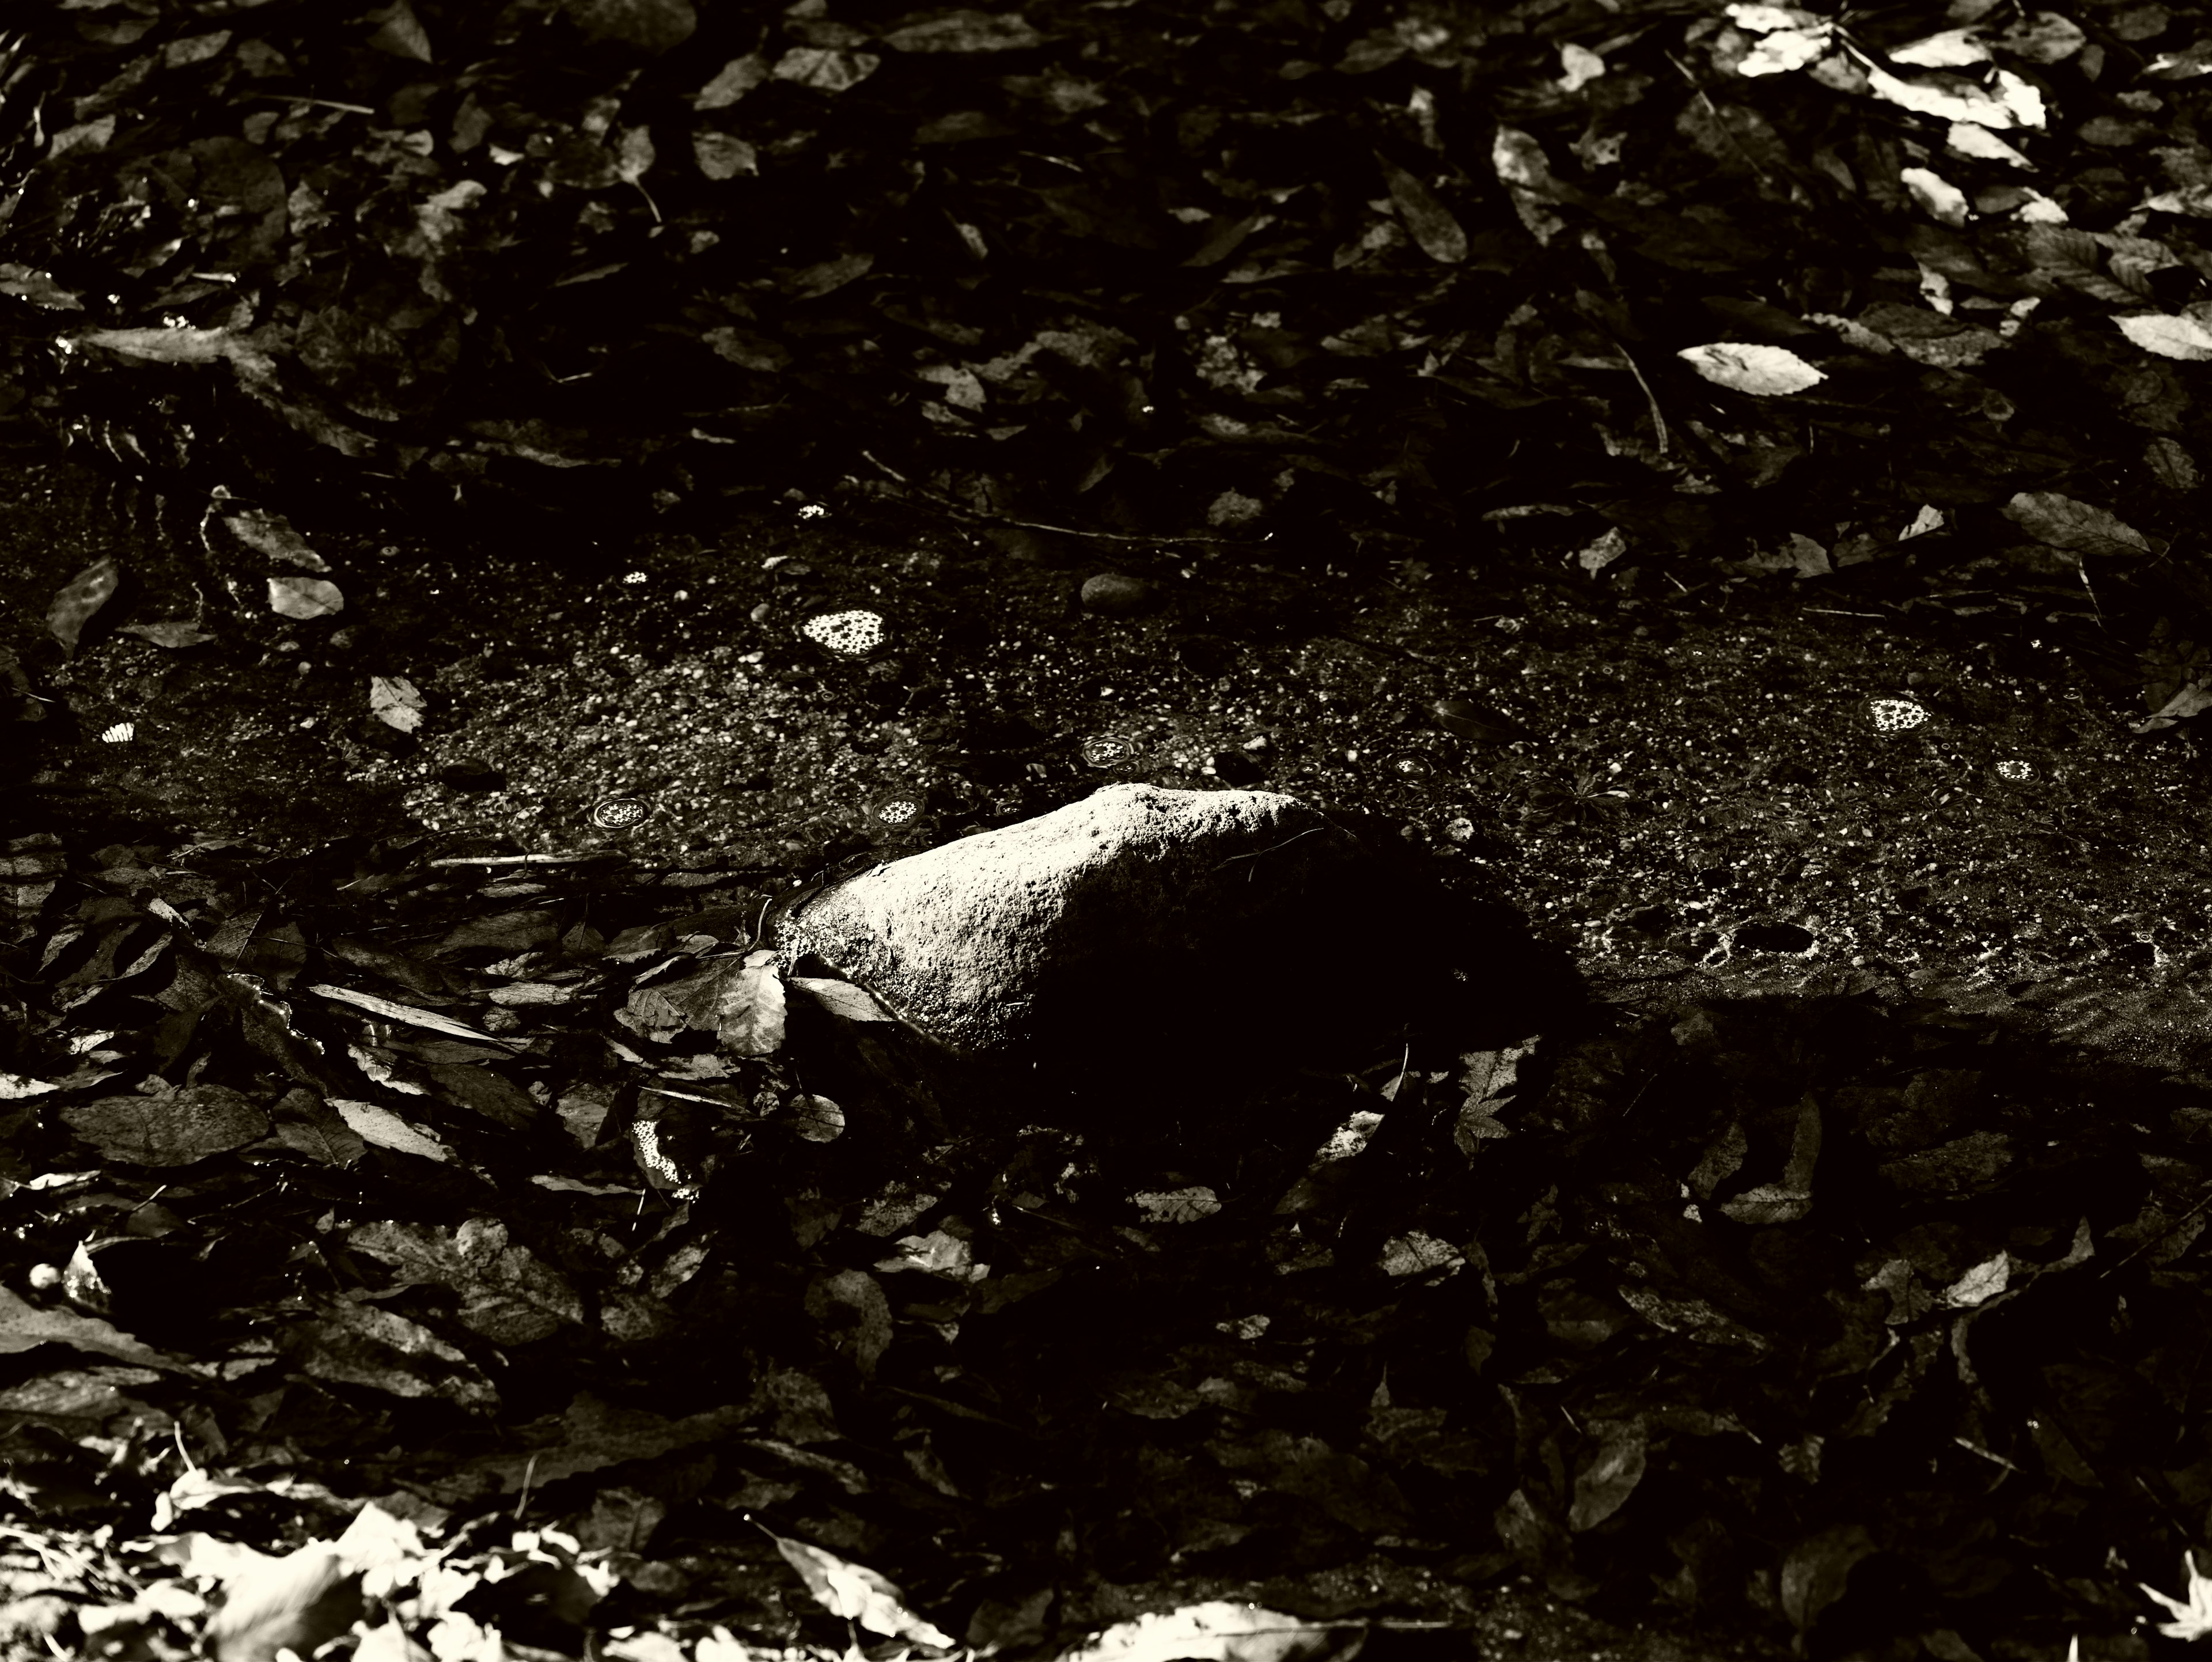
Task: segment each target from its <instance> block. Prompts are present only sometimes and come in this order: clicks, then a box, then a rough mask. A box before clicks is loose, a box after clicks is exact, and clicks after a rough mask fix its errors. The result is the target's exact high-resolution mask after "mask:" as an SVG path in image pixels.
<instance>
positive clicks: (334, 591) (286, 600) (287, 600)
mask: <svg viewBox="0 0 2212 1662" xmlns="http://www.w3.org/2000/svg"><path fill="white" fill-rule="evenodd" d="M269 609H270V611H271V612H277V613H280V614H281V615H283V616H284V617H287V618H327V617H329V616H330V615H331V613H333V612H343V610H344V609H345V596H344V595H343V594H340V593H339V592H338V586H337V584H336V583H333V582H330V581H325V579H323V578H321V577H271V578H270V580H269Z"/></svg>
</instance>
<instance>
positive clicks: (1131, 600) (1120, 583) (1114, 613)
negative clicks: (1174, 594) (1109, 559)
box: [1083, 571, 1158, 618]
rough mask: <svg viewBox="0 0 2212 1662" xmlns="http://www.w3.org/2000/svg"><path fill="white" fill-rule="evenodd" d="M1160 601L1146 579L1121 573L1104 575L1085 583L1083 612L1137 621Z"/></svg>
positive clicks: (1101, 574) (1089, 579)
mask: <svg viewBox="0 0 2212 1662" xmlns="http://www.w3.org/2000/svg"><path fill="white" fill-rule="evenodd" d="M1156 598H1158V596H1157V591H1155V590H1154V588H1153V587H1152V584H1150V583H1148V582H1146V581H1145V580H1144V579H1143V578H1142V577H1128V576H1124V575H1122V574H1121V573H1120V572H1118V571H1102V572H1100V573H1099V574H1098V575H1097V576H1095V577H1086V578H1085V579H1084V581H1083V609H1084V610H1085V612H1097V613H1098V614H1099V615H1101V616H1102V617H1107V618H1133V617H1135V616H1136V615H1137V614H1138V613H1139V612H1145V611H1148V610H1149V609H1150V608H1151V606H1152V602H1153V600H1155V599H1156Z"/></svg>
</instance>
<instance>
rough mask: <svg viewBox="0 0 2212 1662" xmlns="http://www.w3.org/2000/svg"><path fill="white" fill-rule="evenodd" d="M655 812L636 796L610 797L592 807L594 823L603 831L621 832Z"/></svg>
mask: <svg viewBox="0 0 2212 1662" xmlns="http://www.w3.org/2000/svg"><path fill="white" fill-rule="evenodd" d="M652 812H653V810H652V808H651V807H649V806H647V804H646V803H644V802H642V801H639V800H638V799H637V798H636V797H635V796H609V797H605V798H603V799H601V800H600V801H598V802H596V803H594V804H593V805H592V824H593V825H597V826H598V827H599V829H600V830H601V831H621V830H623V829H625V828H626V827H628V826H630V825H638V824H640V823H641V822H642V821H643V820H644V819H645V817H646V816H647V814H649V813H652Z"/></svg>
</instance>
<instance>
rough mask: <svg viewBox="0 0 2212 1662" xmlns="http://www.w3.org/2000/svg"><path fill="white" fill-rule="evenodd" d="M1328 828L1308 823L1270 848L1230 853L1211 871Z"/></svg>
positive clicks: (1254, 858) (1271, 851)
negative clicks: (1296, 833) (1247, 852)
mask: <svg viewBox="0 0 2212 1662" xmlns="http://www.w3.org/2000/svg"><path fill="white" fill-rule="evenodd" d="M1330 829H1332V827H1330V826H1328V825H1308V826H1307V827H1306V828H1305V829H1304V831H1300V832H1299V833H1298V835H1297V837H1285V839H1284V840H1283V841H1282V842H1280V843H1276V844H1275V846H1274V847H1273V848H1272V849H1253V850H1252V852H1251V853H1249V854H1232V855H1230V856H1229V858H1228V859H1226V860H1225V861H1222V862H1221V865H1219V866H1216V867H1215V868H1213V871H1217V872H1218V871H1219V870H1221V869H1222V868H1223V867H1227V866H1233V865H1235V864H1236V863H1237V861H1240V860H1257V859H1258V858H1259V857H1260V856H1261V855H1263V854H1274V853H1276V852H1278V851H1279V850H1280V849H1287V848H1288V847H1290V846H1291V843H1295V842H1297V840H1298V837H1311V836H1312V835H1313V834H1314V833H1315V832H1316V831H1328V830H1330ZM1212 874H1213V873H1212V872H1208V873H1207V874H1206V875H1207V876H1209V877H1211V876H1212Z"/></svg>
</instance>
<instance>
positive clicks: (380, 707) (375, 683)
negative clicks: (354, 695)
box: [368, 675, 424, 733]
mask: <svg viewBox="0 0 2212 1662" xmlns="http://www.w3.org/2000/svg"><path fill="white" fill-rule="evenodd" d="M368 708H369V713H370V714H371V715H374V716H375V717H376V719H377V720H378V721H381V722H383V723H384V724H385V726H386V727H388V728H398V730H399V731H400V732H402V733H414V732H416V731H418V730H419V729H420V728H422V715H423V710H424V701H423V697H422V694H421V693H420V692H417V691H416V690H415V684H414V683H413V682H412V681H410V680H409V679H407V678H406V677H405V676H404V675H392V676H385V675H372V676H370V677H369V678H368Z"/></svg>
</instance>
